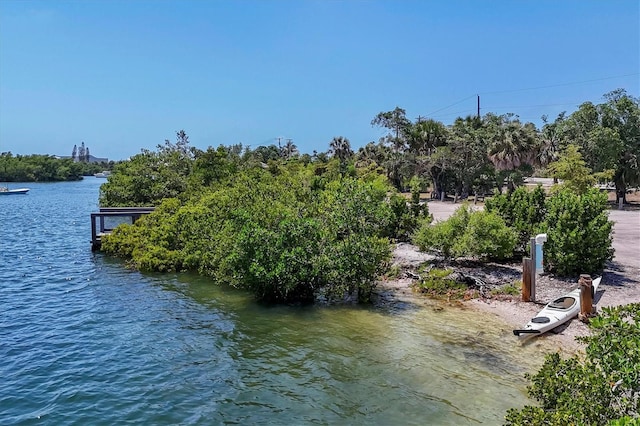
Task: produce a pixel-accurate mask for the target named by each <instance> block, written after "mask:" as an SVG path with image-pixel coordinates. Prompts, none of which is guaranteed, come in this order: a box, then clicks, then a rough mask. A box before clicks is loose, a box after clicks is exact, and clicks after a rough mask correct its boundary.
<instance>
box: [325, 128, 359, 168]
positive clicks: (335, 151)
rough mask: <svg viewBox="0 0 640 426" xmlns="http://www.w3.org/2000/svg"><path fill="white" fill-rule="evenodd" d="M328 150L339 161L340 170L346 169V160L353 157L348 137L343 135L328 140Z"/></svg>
mask: <svg viewBox="0 0 640 426" xmlns="http://www.w3.org/2000/svg"><path fill="white" fill-rule="evenodd" d="M329 152H330V153H331V154H332V155H333V156H334V157H335V158H337V159H338V160H339V161H340V171H341V173H344V172H345V171H346V165H347V162H348V161H349V160H350V159H351V157H353V150H352V149H351V143H350V142H349V139H347V138H345V137H343V136H336V137H334V138H333V139H332V140H331V142H329Z"/></svg>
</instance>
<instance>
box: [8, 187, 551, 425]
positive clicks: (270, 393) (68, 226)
mask: <svg viewBox="0 0 640 426" xmlns="http://www.w3.org/2000/svg"><path fill="white" fill-rule="evenodd" d="M97 191H98V185H97V184H95V183H92V182H90V181H88V182H78V183H62V184H50V185H42V184H40V185H38V184H34V185H32V191H31V192H30V194H29V195H28V196H26V197H19V198H20V199H22V200H23V201H22V202H19V201H18V200H17V199H18V197H5V198H11V199H12V198H16V200H13V201H11V200H10V201H9V202H8V203H5V204H3V203H0V220H1V223H2V224H6V223H11V224H13V226H14V229H15V232H11V233H9V232H7V228H6V227H2V230H1V231H0V232H1V235H0V262H2V265H3V266H5V267H4V268H2V269H1V270H0V306H2V310H0V376H1V377H2V378H3V380H1V381H0V419H2V424H18V423H30V422H39V421H38V419H40V421H44V422H45V423H49V424H56V425H57V424H105V425H106V424H119V423H124V422H136V423H141V424H223V423H231V424H265V423H268V424H301V423H321V424H452V425H453V424H455V425H459V424H477V423H488V424H499V423H501V421H502V419H503V416H504V414H505V411H506V410H507V409H508V408H511V407H516V406H521V405H523V404H525V403H527V402H528V401H527V399H526V396H525V393H524V392H525V386H526V383H525V382H524V380H523V374H524V373H525V372H526V371H531V370H533V369H534V368H535V367H537V366H538V365H540V364H541V363H542V354H541V351H542V349H543V348H541V347H540V346H538V345H529V346H525V347H522V346H520V345H519V344H518V343H517V341H516V340H515V339H513V336H512V335H511V332H510V330H508V329H506V327H505V326H504V325H503V324H501V323H500V322H498V321H497V320H494V319H493V318H491V317H486V316H484V315H482V314H479V313H475V312H472V311H466V310H462V309H460V308H457V307H447V306H444V308H443V309H442V307H441V306H439V305H435V304H426V305H424V306H417V307H416V306H413V305H411V304H407V303H398V304H393V303H391V304H387V305H385V306H381V307H288V306H276V307H268V306H262V305H259V304H257V303H255V302H254V301H253V299H252V298H251V297H250V296H248V295H247V294H245V293H242V292H239V291H235V290H233V289H228V288H222V287H220V286H217V285H214V284H213V283H211V282H210V281H209V280H207V279H205V278H202V277H198V276H194V275H189V274H179V275H158V274H141V273H138V272H135V271H130V270H128V269H126V268H125V267H124V266H123V264H122V263H121V262H119V261H115V260H112V259H108V258H105V257H104V256H102V255H100V254H92V253H91V251H90V247H89V238H90V221H89V212H91V211H92V210H94V209H95V208H96V201H97ZM0 201H3V200H0ZM52 211H56V212H58V214H57V215H53V214H51V212H52Z"/></svg>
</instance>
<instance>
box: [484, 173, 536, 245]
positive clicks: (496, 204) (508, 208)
mask: <svg viewBox="0 0 640 426" xmlns="http://www.w3.org/2000/svg"><path fill="white" fill-rule="evenodd" d="M545 198H546V195H545V193H544V190H543V189H542V186H540V185H538V186H537V187H536V188H535V189H534V190H533V191H528V190H527V189H526V188H524V187H520V188H518V189H516V190H515V191H513V192H511V193H508V194H496V195H495V196H493V197H491V198H489V199H487V200H486V201H485V204H484V206H485V209H486V210H487V211H488V212H496V213H498V214H499V215H500V216H501V217H502V218H503V219H504V221H505V223H506V224H507V226H509V227H511V228H513V229H514V230H515V231H516V232H517V234H518V243H517V246H516V248H517V250H519V251H520V252H525V251H526V250H527V248H528V245H529V239H530V238H531V237H533V236H535V235H536V234H537V233H538V232H539V230H540V226H541V224H542V221H543V220H544V217H545V212H546V206H545Z"/></svg>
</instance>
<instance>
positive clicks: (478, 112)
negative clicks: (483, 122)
mask: <svg viewBox="0 0 640 426" xmlns="http://www.w3.org/2000/svg"><path fill="white" fill-rule="evenodd" d="M477 96H478V118H480V95H477Z"/></svg>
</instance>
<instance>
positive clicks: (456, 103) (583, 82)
mask: <svg viewBox="0 0 640 426" xmlns="http://www.w3.org/2000/svg"><path fill="white" fill-rule="evenodd" d="M637 75H640V73H637V72H635V73H630V74H622V75H616V76H610V77H602V78H594V79H591V80H582V81H573V82H568V83H559V84H550V85H547V86H538V87H528V88H523V89H512V90H496V91H492V92H481V93H478V94H477V95H471V96H467V97H466V98H464V99H461V100H459V101H457V102H454V103H452V104H450V105H447V106H445V107H443V108H440V109H437V110H435V111H433V112H431V113H429V114H427V116H433V114H435V113H437V112H440V111H444V110H445V109H449V108H451V107H452V106H455V105H458V104H460V103H462V102H464V101H466V100H468V99H471V98H473V97H475V96H478V95H493V94H500V93H514V92H524V91H527V90H539V89H549V88H553V87H562V86H572V85H578V84H586V83H593V82H596V81H604V80H612V79H616V78H623V77H633V76H637ZM582 102H584V101H581V102H577V103H582ZM562 105H575V104H574V103H567V104H548V105H536V106H539V107H545V106H562ZM531 107H534V106H533V105H532V106H531ZM494 108H529V107H528V106H517V107H515V106H513V107H494ZM484 109H486V108H484ZM446 115H450V114H446ZM442 116H443V115H439V117H442Z"/></svg>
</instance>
